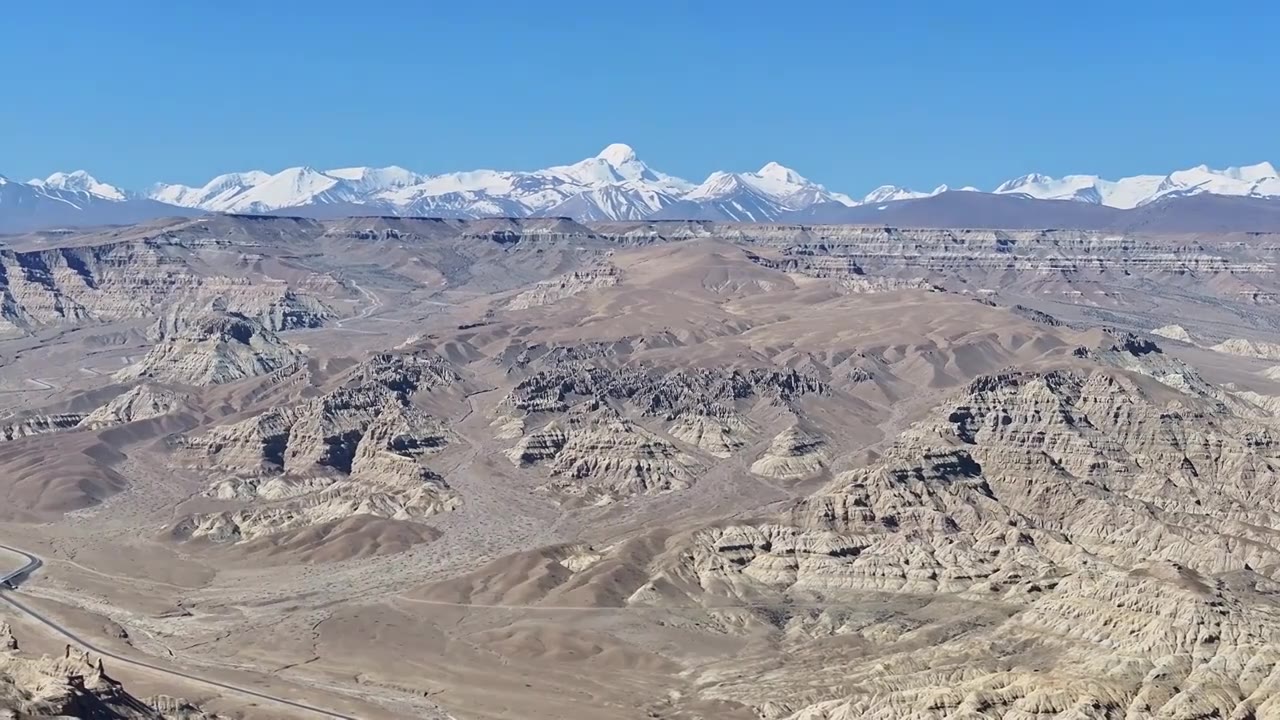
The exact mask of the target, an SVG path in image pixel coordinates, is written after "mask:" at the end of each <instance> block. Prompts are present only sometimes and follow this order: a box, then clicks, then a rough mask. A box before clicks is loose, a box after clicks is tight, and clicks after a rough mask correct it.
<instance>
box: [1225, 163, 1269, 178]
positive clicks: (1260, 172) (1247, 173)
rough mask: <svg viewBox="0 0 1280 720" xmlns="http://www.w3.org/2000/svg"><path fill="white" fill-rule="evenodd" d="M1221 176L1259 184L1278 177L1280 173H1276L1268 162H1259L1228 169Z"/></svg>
mask: <svg viewBox="0 0 1280 720" xmlns="http://www.w3.org/2000/svg"><path fill="white" fill-rule="evenodd" d="M1222 174H1223V175H1226V176H1227V177H1230V178H1233V179H1235V180H1244V181H1246V182H1261V181H1263V180H1270V179H1272V178H1275V177H1280V173H1277V172H1276V166H1275V165H1272V164H1271V163H1269V162H1260V163H1258V164H1256V165H1244V166H1242V167H1229V168H1227V169H1226V170H1223V171H1222Z"/></svg>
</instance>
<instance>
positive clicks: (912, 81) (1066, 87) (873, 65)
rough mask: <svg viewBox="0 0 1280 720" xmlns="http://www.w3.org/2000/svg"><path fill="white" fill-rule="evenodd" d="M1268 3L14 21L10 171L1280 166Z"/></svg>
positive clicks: (376, 11) (287, 10)
mask: <svg viewBox="0 0 1280 720" xmlns="http://www.w3.org/2000/svg"><path fill="white" fill-rule="evenodd" d="M1275 5H1277V4H1276V3H1270V4H1267V3H1262V2H1256V3H1255V2H1235V3H1226V2H1217V3H1192V2H1187V3H1185V4H1183V3H1179V2H1169V1H1166V2H1160V3H1156V2H1145V1H1136V0H1135V1H1132V2H1111V3H1103V2H1092V1H1090V0H1079V1H1077V2H1072V3H1027V2H1017V3H1014V2H983V3H959V2H955V3H952V2H945V3H944V2H941V1H938V2H898V3H883V2H881V3H861V2H848V1H846V2H825V1H820V0H814V1H812V2H790V3H778V2H764V1H759V2H757V1H755V0H739V1H737V2H728V0H723V1H722V0H689V1H688V2H671V1H668V0H648V1H647V2H634V1H633V2H619V3H614V2H601V1H599V0H597V1H596V2H579V1H577V0H561V1H559V2H548V3H533V2H506V1H504V0H490V1H489V2H466V3H453V2H448V3H446V2H428V1H422V0H420V1H417V2H409V1H399V0H383V1H381V2H364V3H358V2H357V3H353V2H349V1H347V2H336V1H329V0H311V1H310V2H299V1H295V0H274V1H272V2H265V1H258V2H248V1H245V0H223V1H221V2H216V3H214V2H208V3H206V2H173V1H172V0H169V1H167V2H158V1H153V0H129V1H125V2H114V3H105V2H96V1H92V2H91V1H90V0H66V1H65V2H61V3H42V2H16V3H5V8H4V13H3V17H0V43H2V44H3V47H4V51H5V55H6V57H7V63H6V65H7V67H6V71H5V73H4V77H5V80H4V83H3V85H0V88H2V89H0V173H2V174H5V175H8V176H10V177H13V178H17V179H27V178H29V177H32V176H44V175H47V174H48V173H50V172H52V171H54V170H70V169H76V168H85V169H88V170H90V171H91V172H93V173H94V174H95V175H97V176H98V177H99V178H101V179H103V180H107V181H110V182H114V183H116V184H120V185H124V186H127V187H142V186H144V185H145V184H147V183H149V182H151V181H155V180H164V181H168V182H186V183H200V182H203V181H204V180H206V179H208V178H209V177H211V176H212V175H215V174H217V173H221V172H227V171H232V170H245V169H251V168H260V169H264V170H269V171H276V170H279V169H282V168H284V167H287V166H291V165H312V166H316V167H320V168H324V167H336V166H345V165H384V164H392V163H395V164H400V165H404V166H406V167H410V168H412V169H415V170H419V171H423V172H443V171H449V170H460V169H472V168H477V167H499V168H504V169H505V168H513V169H533V168H537V167H543V166H547V165H551V164H560V163H567V162H572V161H575V160H577V159H580V158H582V157H586V156H589V155H592V154H594V153H595V152H596V151H598V150H599V149H600V148H601V147H603V146H604V145H606V144H608V143H610V142H626V143H629V144H631V145H633V146H634V147H635V148H636V150H637V152H638V153H639V155H640V157H641V158H642V159H644V160H646V161H647V162H648V163H649V164H650V165H652V166H654V167H656V168H659V169H662V170H665V171H667V172H672V173H675V174H678V175H681V176H684V177H688V178H691V179H695V180H700V179H702V178H703V177H705V175H706V174H707V173H708V172H710V171H712V170H715V169H728V170H750V169H756V168H758V167H759V166H760V165H763V164H764V163H765V162H767V161H770V160H777V161H779V162H781V163H783V164H784V165H788V166H790V167H793V168H795V169H797V170H799V171H800V172H802V173H803V174H805V175H807V176H809V177H811V178H813V179H815V180H818V181H820V182H823V183H825V184H826V185H828V186H829V187H832V188H835V189H838V190H842V191H846V192H850V193H852V194H862V193H865V192H866V191H868V190H870V189H871V188H872V187H874V186H875V185H878V184H881V183H894V184H900V185H906V186H912V187H918V188H930V187H932V186H934V185H937V184H939V183H942V182H946V183H950V184H952V185H966V184H972V185H978V186H980V187H983V188H988V187H990V186H992V185H994V184H995V183H997V182H999V181H1001V180H1004V179H1007V178H1009V177H1012V176H1016V175H1020V174H1023V173H1026V172H1031V171H1039V172H1046V173H1050V174H1064V173H1069V172H1096V173H1100V174H1102V175H1104V176H1120V175H1127V174H1135V173H1139V172H1164V171H1169V170H1173V169H1176V168H1181V167H1187V166H1191V165H1195V164H1199V163H1207V164H1209V165H1211V166H1224V165H1234V164H1246V163H1253V162H1258V161H1261V160H1271V161H1277V162H1280V123H1278V122H1277V118H1280V90H1278V89H1277V88H1280V80H1277V78H1280V59H1277V58H1278V55H1277V53H1276V50H1275V48H1276V45H1275V43H1276V37H1277V35H1276V33H1277V29H1278V28H1280V9H1276V8H1275V7H1274V6H1275Z"/></svg>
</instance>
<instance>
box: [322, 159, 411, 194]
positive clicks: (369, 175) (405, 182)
mask: <svg viewBox="0 0 1280 720" xmlns="http://www.w3.org/2000/svg"><path fill="white" fill-rule="evenodd" d="M324 174H325V175H328V176H329V177H333V178H338V179H339V180H344V181H346V183H347V185H348V186H349V187H351V189H353V190H355V191H357V192H361V193H374V192H380V191H384V190H394V189H396V188H402V187H409V186H411V185H417V184H418V183H420V182H422V181H423V180H426V179H427V178H426V176H425V175H419V174H418V173H416V172H413V171H412V170H405V169H404V168H402V167H399V166H396V165H391V166H388V167H383V168H374V167H351V168H338V169H336V170H325V171H324Z"/></svg>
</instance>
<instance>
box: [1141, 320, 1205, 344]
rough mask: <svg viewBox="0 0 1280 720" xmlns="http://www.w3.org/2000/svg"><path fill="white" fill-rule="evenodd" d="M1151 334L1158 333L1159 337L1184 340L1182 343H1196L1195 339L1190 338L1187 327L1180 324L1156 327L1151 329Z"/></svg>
mask: <svg viewBox="0 0 1280 720" xmlns="http://www.w3.org/2000/svg"><path fill="white" fill-rule="evenodd" d="M1151 334H1152V335H1159V336H1160V337H1166V338H1169V339H1170V340H1177V341H1179V342H1184V343H1187V344H1188V345H1195V344H1196V342H1195V340H1192V339H1191V334H1190V333H1188V332H1187V329H1186V328H1184V327H1182V326H1181V325H1165V326H1163V327H1158V328H1156V329H1155V330H1152V331H1151Z"/></svg>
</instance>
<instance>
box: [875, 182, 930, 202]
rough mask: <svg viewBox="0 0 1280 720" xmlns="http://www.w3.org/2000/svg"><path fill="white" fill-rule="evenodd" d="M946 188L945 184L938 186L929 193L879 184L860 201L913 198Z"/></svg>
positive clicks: (922, 196) (927, 195)
mask: <svg viewBox="0 0 1280 720" xmlns="http://www.w3.org/2000/svg"><path fill="white" fill-rule="evenodd" d="M946 190H947V186H946V185H941V186H939V187H938V188H937V189H935V190H934V191H933V192H931V193H928V192H919V191H917V190H911V189H908V188H904V187H898V186H897V185H881V186H880V187H878V188H876V189H875V190H872V191H871V192H869V193H867V195H866V197H864V198H862V202H863V203H864V204H867V205H870V204H873V203H883V202H893V201H894V200H915V199H916V198H924V197H930V196H933V195H937V194H938V193H941V192H946Z"/></svg>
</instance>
